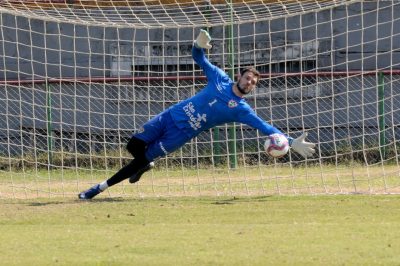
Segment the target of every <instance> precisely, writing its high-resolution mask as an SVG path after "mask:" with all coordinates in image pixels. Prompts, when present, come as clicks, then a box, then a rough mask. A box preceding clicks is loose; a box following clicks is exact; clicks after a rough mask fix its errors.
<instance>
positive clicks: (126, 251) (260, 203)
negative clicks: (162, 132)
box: [0, 195, 400, 265]
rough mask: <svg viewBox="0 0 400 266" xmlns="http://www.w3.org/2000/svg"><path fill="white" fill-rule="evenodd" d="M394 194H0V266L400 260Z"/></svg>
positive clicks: (381, 262)
mask: <svg viewBox="0 0 400 266" xmlns="http://www.w3.org/2000/svg"><path fill="white" fill-rule="evenodd" d="M399 201H400V196H398V195H374V196H366V195H347V196H344V195H338V196H271V197H268V196H265V197H218V198H213V197H201V198H195V197H179V198H174V197H165V198H145V199H140V198H132V197H130V198H121V197H115V198H99V199H95V200H92V201H90V202H80V201H78V200H75V199H70V198H51V199H35V200H1V204H0V228H1V234H0V238H1V241H0V264H1V265H399V264H400V252H399V250H400V204H399Z"/></svg>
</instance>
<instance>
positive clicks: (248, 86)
mask: <svg viewBox="0 0 400 266" xmlns="http://www.w3.org/2000/svg"><path fill="white" fill-rule="evenodd" d="M257 82H258V78H257V76H255V75H254V73H252V72H250V71H247V72H245V73H244V74H243V76H240V77H239V80H238V84H239V86H240V88H242V90H243V91H244V92H246V94H248V93H250V92H251V91H252V90H254V88H255V87H256V85H257Z"/></svg>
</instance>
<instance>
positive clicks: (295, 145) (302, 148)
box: [289, 132, 315, 158]
mask: <svg viewBox="0 0 400 266" xmlns="http://www.w3.org/2000/svg"><path fill="white" fill-rule="evenodd" d="M306 137H307V132H304V133H303V134H302V135H301V136H300V137H298V138H296V139H290V140H289V144H290V147H291V148H292V149H293V150H294V151H295V152H297V153H299V154H300V155H301V156H303V157H304V158H307V157H310V156H312V155H313V153H314V152H315V150H314V147H315V144H314V143H311V142H306V141H305V138H306Z"/></svg>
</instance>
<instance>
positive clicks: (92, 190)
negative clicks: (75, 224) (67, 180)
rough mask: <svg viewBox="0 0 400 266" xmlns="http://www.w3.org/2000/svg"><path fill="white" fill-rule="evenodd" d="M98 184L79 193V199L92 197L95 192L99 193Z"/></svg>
mask: <svg viewBox="0 0 400 266" xmlns="http://www.w3.org/2000/svg"><path fill="white" fill-rule="evenodd" d="M101 192H102V191H101V189H100V184H97V185H94V186H93V187H91V188H89V189H88V190H86V191H83V192H81V193H79V195H78V197H79V199H81V200H88V199H92V198H94V197H95V196H96V195H97V194H99V193H101Z"/></svg>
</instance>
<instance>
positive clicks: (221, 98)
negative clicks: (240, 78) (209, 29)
mask: <svg viewBox="0 0 400 266" xmlns="http://www.w3.org/2000/svg"><path fill="white" fill-rule="evenodd" d="M192 56H193V59H194V61H195V62H196V63H197V64H198V65H199V66H200V67H201V68H202V69H203V71H204V73H205V75H206V77H207V80H208V84H207V86H206V87H205V88H204V89H202V90H201V91H200V92H198V93H197V94H196V95H194V96H192V97H191V98H188V99H186V100H184V101H182V102H179V103H177V104H175V105H173V106H171V107H170V108H169V111H170V113H171V117H172V119H173V121H174V122H175V124H176V126H177V127H178V128H179V129H181V130H182V131H183V132H184V133H185V134H186V135H187V136H188V137H190V138H192V137H195V136H197V135H198V134H199V133H200V132H202V131H204V130H207V129H209V128H212V127H214V126H217V125H221V124H225V123H230V122H240V123H243V124H246V125H249V126H251V127H253V128H256V129H258V130H259V131H261V132H262V133H263V134H265V135H270V134H273V133H281V134H282V132H281V131H279V130H278V129H277V128H275V127H273V126H272V125H270V124H268V123H266V122H265V121H264V120H262V119H261V118H259V117H258V116H257V115H256V114H255V112H254V111H253V109H252V108H251V107H250V105H249V104H248V103H247V102H246V100H245V99H243V98H241V97H239V96H237V95H235V94H234V93H233V85H234V82H233V81H232V80H231V79H230V78H229V76H228V75H227V74H226V73H225V72H224V71H222V70H221V69H220V68H218V67H216V66H214V65H213V64H211V63H210V62H209V61H208V59H207V58H206V57H205V54H204V51H203V49H201V48H197V47H195V46H194V45H193V48H192Z"/></svg>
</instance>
